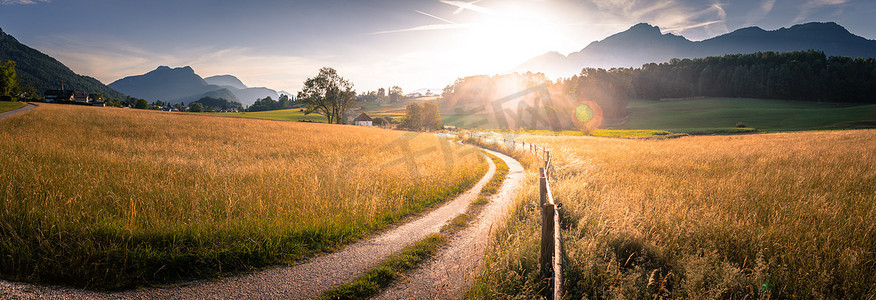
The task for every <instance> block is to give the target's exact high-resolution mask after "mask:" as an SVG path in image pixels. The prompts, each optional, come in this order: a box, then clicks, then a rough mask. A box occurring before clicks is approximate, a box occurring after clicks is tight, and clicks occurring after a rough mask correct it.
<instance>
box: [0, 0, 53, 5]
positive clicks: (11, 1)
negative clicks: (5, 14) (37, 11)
mask: <svg viewBox="0 0 876 300" xmlns="http://www.w3.org/2000/svg"><path fill="white" fill-rule="evenodd" d="M40 2H42V3H49V2H51V1H50V0H0V4H2V5H26V4H37V3H40Z"/></svg>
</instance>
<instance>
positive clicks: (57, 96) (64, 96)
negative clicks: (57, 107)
mask: <svg viewBox="0 0 876 300" xmlns="http://www.w3.org/2000/svg"><path fill="white" fill-rule="evenodd" d="M45 94H46V102H57V101H73V99H74V96H75V93H74V92H73V91H65V90H47V91H46V93H45Z"/></svg>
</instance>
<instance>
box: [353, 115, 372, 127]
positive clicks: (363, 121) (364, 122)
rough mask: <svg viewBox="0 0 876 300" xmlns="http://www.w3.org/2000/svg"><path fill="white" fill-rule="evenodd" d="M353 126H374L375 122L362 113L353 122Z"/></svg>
mask: <svg viewBox="0 0 876 300" xmlns="http://www.w3.org/2000/svg"><path fill="white" fill-rule="evenodd" d="M353 124H354V125H356V126H374V120H372V119H371V117H369V116H368V115H366V114H365V113H362V114H360V115H359V116H358V117H356V119H355V120H353Z"/></svg>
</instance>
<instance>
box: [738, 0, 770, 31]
mask: <svg viewBox="0 0 876 300" xmlns="http://www.w3.org/2000/svg"><path fill="white" fill-rule="evenodd" d="M775 5H776V0H765V1H763V2H761V3H760V5H759V6H756V7H754V9H752V10H751V12H749V13H748V16H747V17H746V19H745V24H744V25H743V26H751V25H754V24H755V23H757V22H758V21H760V20H763V18H766V16H767V15H768V14H769V13H770V12H771V11H772V10H773V7H774V6H775Z"/></svg>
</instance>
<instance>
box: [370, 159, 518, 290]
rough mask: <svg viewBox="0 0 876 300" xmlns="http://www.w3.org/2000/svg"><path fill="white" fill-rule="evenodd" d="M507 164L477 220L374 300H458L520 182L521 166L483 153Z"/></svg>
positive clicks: (478, 268)
mask: <svg viewBox="0 0 876 300" xmlns="http://www.w3.org/2000/svg"><path fill="white" fill-rule="evenodd" d="M484 151H487V152H490V153H492V154H493V155H496V156H498V157H499V158H501V159H502V160H503V161H505V163H506V164H508V177H506V178H505V181H504V182H503V183H502V187H501V188H500V189H499V192H497V193H496V194H495V195H493V196H492V197H491V199H490V202H489V204H487V206H486V207H484V210H483V211H481V214H480V216H478V217H477V219H475V221H474V222H473V223H472V224H471V225H470V226H469V227H467V228H466V229H464V230H462V231H460V232H459V233H457V235H456V236H455V237H454V238H453V240H451V242H450V244H449V246H448V247H447V248H445V249H442V250H441V251H440V252H439V254H438V256H437V258H436V259H434V260H432V261H430V262H429V263H428V264H427V265H425V266H423V267H422V268H420V269H417V270H415V271H413V273H410V274H408V276H407V278H405V279H402V280H399V281H397V282H395V283H393V284H392V285H391V286H390V287H389V288H387V289H386V290H384V291H383V293H382V294H380V295H378V296H377V297H375V299H462V298H463V297H464V296H465V292H466V291H467V290H468V288H469V287H470V286H471V284H472V281H473V279H474V275H476V274H477V272H478V271H479V270H480V268H481V266H482V260H483V258H484V251H485V250H486V247H487V245H488V240H489V239H490V237H492V236H493V235H492V229H493V227H494V225H495V224H496V222H498V221H499V220H501V219H502V217H503V216H506V215H507V214H508V210H509V209H510V208H511V206H510V205H511V199H513V197H514V192H515V191H516V190H517V188H518V187H519V186H520V182H521V181H522V180H523V166H521V165H520V163H519V162H517V161H516V160H514V159H513V158H511V157H508V156H507V155H504V154H501V153H498V152H494V151H489V150H484Z"/></svg>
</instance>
